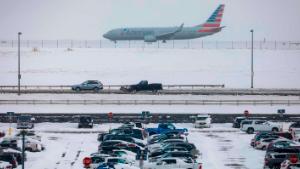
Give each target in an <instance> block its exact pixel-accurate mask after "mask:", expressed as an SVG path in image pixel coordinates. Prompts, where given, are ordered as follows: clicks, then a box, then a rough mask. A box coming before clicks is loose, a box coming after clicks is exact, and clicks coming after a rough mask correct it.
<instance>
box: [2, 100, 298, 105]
mask: <svg viewBox="0 0 300 169" xmlns="http://www.w3.org/2000/svg"><path fill="white" fill-rule="evenodd" d="M1 104H37V105H40V104H60V105H61V104H63V105H74V104H75V105H270V106H272V105H287V106H291V105H300V100H0V105H1Z"/></svg>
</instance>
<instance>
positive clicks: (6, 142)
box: [0, 138, 21, 151]
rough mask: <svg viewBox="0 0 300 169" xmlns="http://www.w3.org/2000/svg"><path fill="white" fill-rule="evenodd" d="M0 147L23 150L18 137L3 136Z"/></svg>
mask: <svg viewBox="0 0 300 169" xmlns="http://www.w3.org/2000/svg"><path fill="white" fill-rule="evenodd" d="M0 147H2V148H12V149H15V150H19V151H20V150H21V148H20V147H18V140H17V138H3V139H2V141H1V143H0Z"/></svg>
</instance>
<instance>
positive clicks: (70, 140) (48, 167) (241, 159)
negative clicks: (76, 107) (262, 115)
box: [0, 123, 265, 169]
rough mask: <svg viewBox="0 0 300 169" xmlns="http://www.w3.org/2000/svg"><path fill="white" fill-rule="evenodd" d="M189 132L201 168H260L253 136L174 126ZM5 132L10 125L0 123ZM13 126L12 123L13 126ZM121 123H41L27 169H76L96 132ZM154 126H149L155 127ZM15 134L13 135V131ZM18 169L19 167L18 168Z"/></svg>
mask: <svg viewBox="0 0 300 169" xmlns="http://www.w3.org/2000/svg"><path fill="white" fill-rule="evenodd" d="M175 125H176V126H178V127H185V128H187V129H188V130H189V136H188V140H189V142H191V143H194V144H195V145H196V147H197V148H198V149H199V151H200V153H201V154H202V155H201V156H200V157H199V159H198V161H199V162H202V163H203V168H204V169H236V168H240V169H261V168H262V167H263V162H264V161H263V159H264V155H265V152H264V151H260V150H256V149H253V148H252V147H251V146H250V140H251V138H252V137H253V135H248V134H246V133H244V132H241V131H240V130H239V129H234V128H231V124H213V125H212V127H211V128H208V129H195V128H193V124H175ZM0 126H1V130H5V131H7V129H8V127H9V124H8V123H1V124H0ZM14 126H15V124H13V127H14ZM118 126H120V124H100V125H95V126H94V128H93V129H77V124H76V123H40V124H36V126H35V130H36V132H37V133H38V134H39V135H40V136H42V142H43V144H44V145H45V147H46V150H45V151H42V152H37V153H31V152H27V161H26V164H25V165H26V166H27V167H26V168H30V169H73V168H74V169H79V168H83V165H82V159H83V158H84V157H86V156H88V155H89V154H90V153H93V152H96V151H97V149H98V145H99V143H98V141H97V132H104V131H108V130H109V128H115V127H118ZM154 126H157V124H149V125H147V127H154ZM14 132H16V131H15V130H14ZM19 168H21V166H19Z"/></svg>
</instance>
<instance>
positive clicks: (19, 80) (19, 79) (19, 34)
mask: <svg viewBox="0 0 300 169" xmlns="http://www.w3.org/2000/svg"><path fill="white" fill-rule="evenodd" d="M21 35H22V32H19V33H18V95H21V86H20V85H21V70H20V68H21V63H20V61H21V60H20V59H21V58H20V55H21V52H20V46H21V42H20V38H21Z"/></svg>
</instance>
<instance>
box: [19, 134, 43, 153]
mask: <svg viewBox="0 0 300 169" xmlns="http://www.w3.org/2000/svg"><path fill="white" fill-rule="evenodd" d="M19 143H22V139H21V138H19ZM44 149H45V147H44V145H43V144H42V143H41V142H40V141H38V140H35V139H32V138H30V137H25V150H28V151H30V152H40V151H43V150H44Z"/></svg>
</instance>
